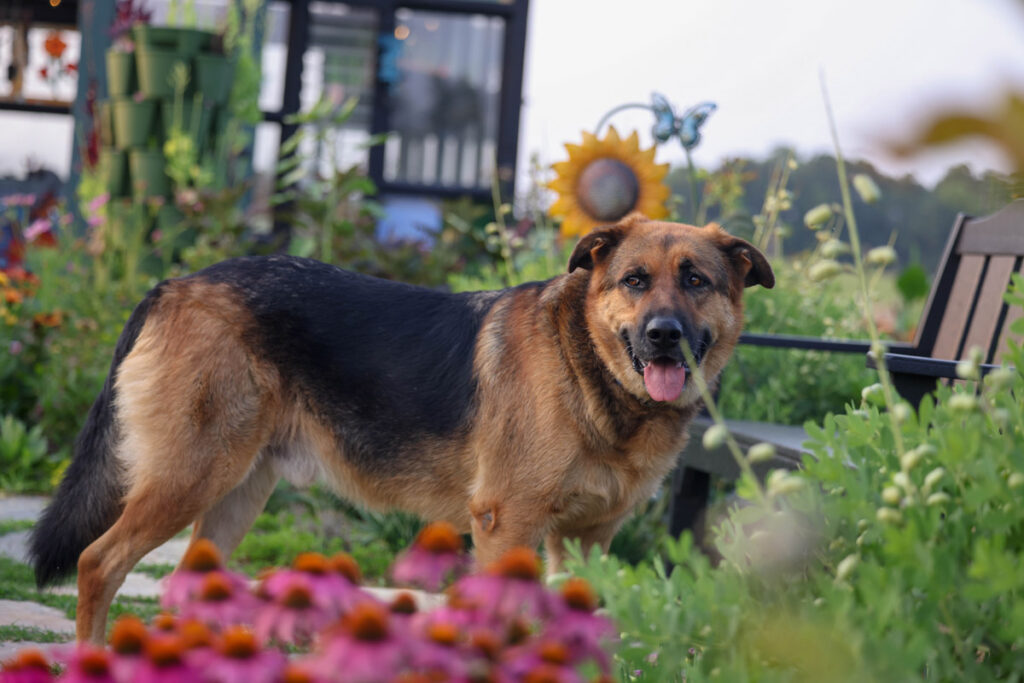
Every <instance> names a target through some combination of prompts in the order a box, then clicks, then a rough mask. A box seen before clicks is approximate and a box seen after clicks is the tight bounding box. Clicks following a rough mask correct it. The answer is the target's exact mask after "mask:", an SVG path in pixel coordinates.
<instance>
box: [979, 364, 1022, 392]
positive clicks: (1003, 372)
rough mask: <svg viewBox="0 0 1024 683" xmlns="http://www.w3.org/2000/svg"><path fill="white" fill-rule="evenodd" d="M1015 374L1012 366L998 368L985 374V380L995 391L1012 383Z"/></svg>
mask: <svg viewBox="0 0 1024 683" xmlns="http://www.w3.org/2000/svg"><path fill="white" fill-rule="evenodd" d="M1016 374H1017V373H1016V372H1015V371H1014V370H1013V369H1012V368H1005V367H1004V368H998V369H996V370H993V371H992V372H990V373H988V375H986V376H985V382H986V384H988V385H989V386H990V387H992V388H993V389H995V390H996V391H1001V390H1003V389H1006V388H1008V387H1009V386H1010V385H1011V384H1012V383H1013V378H1014V377H1015V376H1016Z"/></svg>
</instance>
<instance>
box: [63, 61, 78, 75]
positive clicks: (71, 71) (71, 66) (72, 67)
mask: <svg viewBox="0 0 1024 683" xmlns="http://www.w3.org/2000/svg"><path fill="white" fill-rule="evenodd" d="M64 68H65V69H67V71H68V73H69V74H74V73H78V65H77V64H74V63H72V62H68V65H67V66H65V67H64Z"/></svg>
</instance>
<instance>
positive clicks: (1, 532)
mask: <svg viewBox="0 0 1024 683" xmlns="http://www.w3.org/2000/svg"><path fill="white" fill-rule="evenodd" d="M33 526H35V522H33V521H32V520H30V519H5V520H2V521H0V536H6V535H7V534H13V533H15V532H18V531H28V530H29V529H31V528H32V527H33Z"/></svg>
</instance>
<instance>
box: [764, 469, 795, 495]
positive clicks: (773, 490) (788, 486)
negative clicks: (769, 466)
mask: <svg viewBox="0 0 1024 683" xmlns="http://www.w3.org/2000/svg"><path fill="white" fill-rule="evenodd" d="M803 487H804V480H803V479H801V478H800V477H798V476H795V475H792V474H790V473H789V472H786V471H785V470H773V471H772V473H771V474H769V475H768V482H767V488H768V495H770V496H785V495H788V494H790V493H796V492H797V491H799V490H801V489H802V488H803Z"/></svg>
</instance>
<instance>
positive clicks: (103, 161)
mask: <svg viewBox="0 0 1024 683" xmlns="http://www.w3.org/2000/svg"><path fill="white" fill-rule="evenodd" d="M100 167H101V168H102V169H103V172H104V173H106V181H107V182H106V185H107V192H109V193H110V196H111V198H112V199H119V198H121V197H125V196H127V195H128V155H127V154H126V153H125V152H123V151H121V150H119V149H114V148H113V147H104V148H103V150H102V151H101V152H100Z"/></svg>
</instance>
